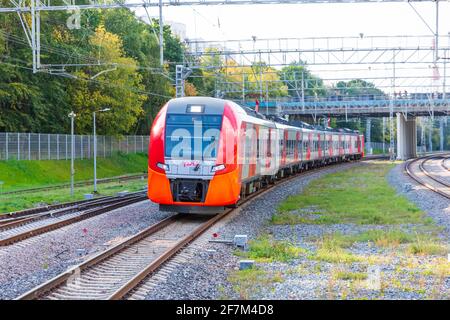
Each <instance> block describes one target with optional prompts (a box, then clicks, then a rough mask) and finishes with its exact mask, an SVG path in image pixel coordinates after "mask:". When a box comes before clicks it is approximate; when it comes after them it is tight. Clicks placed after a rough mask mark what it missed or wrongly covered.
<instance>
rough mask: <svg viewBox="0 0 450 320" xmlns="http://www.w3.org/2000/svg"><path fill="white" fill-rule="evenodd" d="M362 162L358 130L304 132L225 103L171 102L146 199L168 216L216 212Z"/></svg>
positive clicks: (152, 150) (154, 149)
mask: <svg viewBox="0 0 450 320" xmlns="http://www.w3.org/2000/svg"><path fill="white" fill-rule="evenodd" d="M363 156H364V137H363V136H362V135H361V134H359V133H358V132H357V131H351V130H348V129H347V130H343V129H340V130H332V129H330V128H322V129H317V128H305V127H303V126H295V125H292V124H288V123H286V122H285V121H280V120H278V121H277V120H272V119H268V118H266V117H264V116H263V115H261V114H259V113H257V112H255V111H253V110H251V109H248V108H244V107H241V106H239V105H238V104H236V103H234V102H232V101H229V100H223V99H216V98H210V97H185V98H177V99H172V100H170V101H169V102H167V104H166V105H165V106H164V107H163V108H161V110H160V111H159V113H158V115H157V116H156V118H155V120H154V123H153V126H152V129H151V133H150V144H149V161H148V197H149V198H150V200H152V201H153V202H156V203H158V204H159V205H160V209H161V210H164V211H174V212H182V213H218V212H220V211H222V210H224V209H225V208H226V207H232V206H235V205H236V204H237V202H238V201H239V199H241V198H242V197H245V196H247V195H249V194H251V193H252V192H255V191H256V190H258V189H260V188H263V187H264V186H266V185H267V184H270V183H273V182H274V181H275V180H277V179H282V178H283V177H285V176H287V175H291V174H294V173H297V172H300V171H302V170H307V169H308V168H312V167H315V166H322V165H325V164H329V163H335V162H341V161H349V160H358V159H360V158H361V157H363Z"/></svg>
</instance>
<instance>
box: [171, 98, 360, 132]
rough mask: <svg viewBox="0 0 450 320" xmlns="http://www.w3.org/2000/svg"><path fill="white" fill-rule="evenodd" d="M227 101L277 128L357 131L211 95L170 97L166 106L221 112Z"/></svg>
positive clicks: (239, 109) (254, 119)
mask: <svg viewBox="0 0 450 320" xmlns="http://www.w3.org/2000/svg"><path fill="white" fill-rule="evenodd" d="M226 103H228V104H229V105H230V106H231V107H232V108H234V109H235V111H237V112H238V113H241V114H246V115H247V116H248V117H250V118H253V121H254V122H256V123H265V124H269V123H271V124H272V125H273V126H277V127H279V128H281V127H282V128H289V127H291V128H295V129H299V128H300V129H306V130H314V131H325V132H330V133H331V132H333V133H344V134H357V133H359V131H357V130H351V129H347V128H339V129H337V128H330V127H323V126H317V125H310V124H308V123H306V122H303V121H298V120H294V121H288V120H286V119H285V118H283V117H281V116H278V115H263V114H261V113H259V112H257V111H255V110H253V109H251V108H248V107H245V106H241V105H239V104H237V103H235V102H233V101H231V100H224V99H220V98H213V97H182V98H175V99H171V100H170V101H169V102H168V107H169V109H170V110H171V112H173V113H178V112H179V113H184V112H185V110H186V105H196V104H198V105H204V106H205V114H223V110H224V107H225V104H226Z"/></svg>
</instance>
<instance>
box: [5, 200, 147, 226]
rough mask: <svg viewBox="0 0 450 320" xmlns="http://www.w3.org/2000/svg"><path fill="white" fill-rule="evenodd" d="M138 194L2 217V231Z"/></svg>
mask: <svg viewBox="0 0 450 320" xmlns="http://www.w3.org/2000/svg"><path fill="white" fill-rule="evenodd" d="M136 196H139V193H132V194H129V195H127V196H126V197H125V196H115V197H102V198H98V199H95V200H94V201H89V202H87V203H82V204H76V205H73V206H68V207H66V208H63V209H61V210H49V211H45V212H41V213H33V214H30V215H26V216H20V217H13V218H7V219H2V220H0V231H3V230H8V229H11V228H14V227H19V226H22V225H24V224H27V223H30V222H34V221H37V220H40V219H42V218H46V217H59V216H61V215H64V214H67V213H71V212H76V211H84V210H88V209H91V208H95V207H98V206H102V205H108V204H112V203H116V202H117V201H120V200H123V199H128V198H133V197H136Z"/></svg>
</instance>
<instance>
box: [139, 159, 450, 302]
mask: <svg viewBox="0 0 450 320" xmlns="http://www.w3.org/2000/svg"><path fill="white" fill-rule="evenodd" d="M352 165H353V166H355V165H364V163H359V164H352ZM338 170H340V168H339V167H332V168H329V169H327V170H326V171H322V172H318V173H316V174H313V175H312V176H309V177H307V178H303V177H299V178H297V179H295V180H292V181H290V182H288V183H286V184H284V185H282V186H279V187H278V188H276V189H274V190H271V191H269V192H268V193H266V194H264V196H263V197H261V198H259V199H257V200H256V201H251V202H250V203H249V204H248V205H247V206H246V207H245V208H243V209H242V210H241V212H240V213H239V214H238V215H236V216H235V217H233V218H231V219H230V220H229V221H227V222H226V224H225V225H223V226H222V227H219V228H218V229H217V230H214V231H211V233H212V232H217V233H218V234H219V238H223V239H231V238H232V237H233V236H234V235H235V234H247V235H248V236H249V238H250V239H254V238H255V237H256V236H257V235H258V234H260V233H262V232H268V233H271V234H272V235H273V236H274V238H275V239H279V240H289V241H291V242H293V243H294V244H296V245H299V246H301V247H302V248H305V249H307V250H311V251H312V252H314V250H316V249H317V247H316V244H315V242H312V241H311V240H310V239H311V237H319V236H323V235H324V234H327V233H333V232H337V231H338V232H341V233H343V234H354V233H359V232H363V231H367V230H369V229H374V228H377V229H388V228H391V227H389V226H367V225H354V224H334V225H288V226H286V225H271V224H269V223H268V221H269V219H270V217H271V216H272V214H274V213H275V212H276V207H277V205H278V203H279V202H281V201H282V200H283V199H285V198H286V197H287V196H288V195H292V194H297V193H299V192H301V191H302V189H303V188H304V187H305V186H306V185H307V184H308V183H309V182H310V181H312V180H313V179H317V178H318V177H320V176H322V175H324V174H326V173H329V172H336V171H338ZM387 179H388V181H389V183H390V184H391V185H393V186H394V187H395V188H396V189H397V190H398V192H399V193H401V194H405V196H406V197H407V198H408V199H409V200H411V201H412V202H414V203H416V204H417V205H418V206H419V207H420V208H421V209H422V210H423V211H425V212H426V213H427V215H428V216H430V217H431V218H433V219H434V220H435V221H436V222H437V224H438V225H441V226H443V227H444V232H443V233H442V235H441V236H442V238H443V240H445V241H446V242H447V241H448V239H449V235H450V233H449V227H450V218H449V217H450V215H448V210H449V208H450V207H449V205H450V202H449V201H446V200H444V199H442V198H441V197H439V196H437V195H434V194H433V193H432V192H431V191H427V190H423V189H422V188H420V187H417V186H416V185H415V184H414V183H413V182H412V181H411V180H410V179H409V178H408V177H406V176H405V175H404V173H403V165H398V166H396V167H395V168H394V169H393V170H391V171H390V173H389V175H388V177H387ZM405 184H406V185H405ZM313 211H314V210H313ZM399 227H400V228H401V229H402V230H404V231H412V230H413V229H414V228H415V227H416V226H415V225H401V226H399ZM208 239H211V235H208V236H205V237H203V239H200V240H199V241H197V243H196V250H195V251H194V253H192V255H191V257H190V258H189V259H187V262H184V263H180V264H178V265H177V266H176V267H173V266H171V271H170V273H169V276H167V278H166V279H164V280H163V281H159V283H157V284H156V285H155V286H154V287H153V288H152V290H150V291H149V292H148V294H147V295H146V299H239V298H251V299H424V298H430V297H431V298H444V299H449V298H450V295H449V293H450V278H449V277H448V276H442V277H434V276H425V275H423V274H421V273H420V272H412V271H411V270H413V271H414V270H416V269H414V268H416V267H417V270H419V269H418V268H419V266H424V265H427V264H434V263H435V262H436V261H437V260H436V256H412V258H411V256H408V259H406V258H405V256H404V255H403V254H399V252H401V250H402V248H401V247H396V248H381V247H377V246H375V245H373V244H370V243H356V244H354V245H353V246H351V247H350V248H348V251H349V252H350V253H352V254H354V255H357V256H359V257H361V258H362V261H360V262H357V263H350V264H333V263H328V262H324V261H315V260H312V259H308V257H307V256H305V255H303V256H302V257H300V258H298V259H294V260H292V261H290V262H287V263H280V262H272V263H256V265H257V267H258V268H260V269H262V270H264V271H265V276H266V277H268V278H271V277H272V278H273V279H278V280H273V281H272V282H270V283H267V282H264V281H263V282H260V283H258V282H255V283H252V284H251V285H252V287H251V288H250V290H247V291H245V290H242V288H241V289H239V290H236V287H235V288H233V285H232V284H231V283H230V282H229V281H228V279H229V275H230V274H232V273H233V271H234V270H238V268H237V266H238V262H239V260H240V258H238V257H237V256H236V255H235V254H234V252H233V251H234V249H233V248H232V247H231V246H228V245H225V244H218V243H211V242H209V241H208ZM401 246H402V245H401ZM369 256H370V258H369ZM374 257H376V260H373V258H374ZM445 258H446V257H445ZM371 259H372V260H371ZM441 259H443V258H441ZM441 261H442V260H441ZM446 268H448V266H446ZM417 270H416V271H417ZM339 271H346V272H347V271H349V272H361V273H364V274H366V275H368V279H367V280H364V281H354V282H353V281H344V280H334V279H333V277H332V276H330V275H331V274H335V273H336V272H339ZM276 277H278V278H276Z"/></svg>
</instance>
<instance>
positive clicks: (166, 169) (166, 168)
mask: <svg viewBox="0 0 450 320" xmlns="http://www.w3.org/2000/svg"><path fill="white" fill-rule="evenodd" d="M156 166H157V167H158V168H160V169H163V170H164V171H169V166H168V165H167V164H165V163H161V162H158V163H157V164H156Z"/></svg>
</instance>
